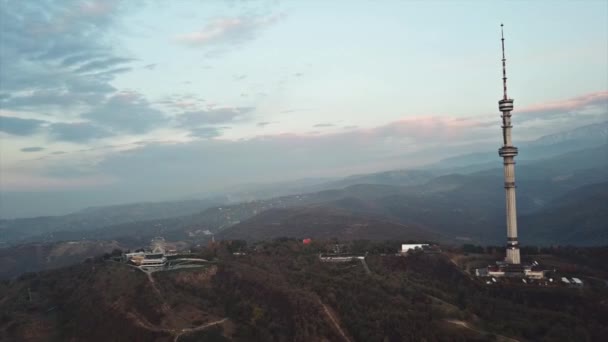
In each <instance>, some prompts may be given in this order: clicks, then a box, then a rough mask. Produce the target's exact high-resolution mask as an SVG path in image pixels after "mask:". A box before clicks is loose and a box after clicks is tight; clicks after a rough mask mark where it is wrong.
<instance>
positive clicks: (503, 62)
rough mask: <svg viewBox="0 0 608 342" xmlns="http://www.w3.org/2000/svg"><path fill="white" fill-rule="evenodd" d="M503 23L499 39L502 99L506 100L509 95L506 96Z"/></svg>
mask: <svg viewBox="0 0 608 342" xmlns="http://www.w3.org/2000/svg"><path fill="white" fill-rule="evenodd" d="M503 26H504V25H503V24H502V23H501V24H500V37H501V38H500V41H501V43H502V89H503V99H504V100H506V99H508V98H509V97H508V96H507V64H506V61H507V59H506V58H505V35H504V32H503Z"/></svg>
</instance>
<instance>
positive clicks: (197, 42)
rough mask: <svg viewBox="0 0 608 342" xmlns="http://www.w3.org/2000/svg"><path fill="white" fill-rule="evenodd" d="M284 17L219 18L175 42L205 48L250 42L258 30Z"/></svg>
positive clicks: (179, 36)
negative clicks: (211, 45) (209, 45)
mask: <svg viewBox="0 0 608 342" xmlns="http://www.w3.org/2000/svg"><path fill="white" fill-rule="evenodd" d="M281 17H282V15H274V16H268V17H247V16H242V17H238V18H218V19H215V20H213V21H211V22H210V23H208V24H207V25H205V26H204V27H203V28H202V29H200V30H198V31H194V32H189V33H185V34H181V35H178V36H176V37H175V40H176V41H178V42H180V43H183V44H187V45H193V46H203V45H208V44H212V43H220V42H224V43H228V42H239V41H243V40H248V39H251V38H253V37H254V35H255V33H256V31H257V30H259V29H261V28H263V27H266V26H269V25H271V24H273V23H275V22H277V21H278V20H279V19H280V18H281Z"/></svg>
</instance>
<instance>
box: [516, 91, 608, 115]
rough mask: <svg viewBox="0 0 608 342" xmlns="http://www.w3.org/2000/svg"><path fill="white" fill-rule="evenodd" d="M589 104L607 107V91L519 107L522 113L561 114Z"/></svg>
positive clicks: (580, 108)
mask: <svg viewBox="0 0 608 342" xmlns="http://www.w3.org/2000/svg"><path fill="white" fill-rule="evenodd" d="M590 106H601V107H603V108H604V109H606V108H608V91H598V92H594V93H589V94H585V95H582V96H577V97H573V98H570V99H567V100H561V101H551V102H546V103H539V104H535V105H532V106H528V107H524V108H522V109H519V110H518V112H519V113H523V114H541V115H542V114H561V113H567V112H572V111H577V110H582V109H584V108H586V107H590Z"/></svg>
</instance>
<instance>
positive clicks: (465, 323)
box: [445, 319, 519, 342]
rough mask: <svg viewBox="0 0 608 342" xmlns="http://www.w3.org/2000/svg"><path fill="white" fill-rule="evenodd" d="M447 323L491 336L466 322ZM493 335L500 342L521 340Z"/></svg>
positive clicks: (455, 320) (454, 320)
mask: <svg viewBox="0 0 608 342" xmlns="http://www.w3.org/2000/svg"><path fill="white" fill-rule="evenodd" d="M445 321H446V322H448V323H452V324H456V325H458V326H461V327H463V328H465V329H469V330H472V331H475V332H476V333H479V334H490V333H489V332H487V331H483V330H479V329H476V328H473V327H472V326H471V324H469V323H468V322H465V321H459V320H457V319H446V320H445ZM491 334H493V335H495V336H496V340H497V341H499V342H500V341H501V342H519V340H516V339H514V338H510V337H507V336H502V335H498V334H494V333H491Z"/></svg>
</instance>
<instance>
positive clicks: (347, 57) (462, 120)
mask: <svg viewBox="0 0 608 342" xmlns="http://www.w3.org/2000/svg"><path fill="white" fill-rule="evenodd" d="M0 4H1V5H0V9H1V18H0V19H1V20H0V35H1V36H2V40H1V41H0V44H1V49H0V56H1V57H2V68H0V120H1V121H0V158H1V161H2V163H1V165H0V168H1V170H0V171H2V177H1V178H0V186H1V187H2V190H5V191H59V190H62V191H71V190H82V189H87V190H91V191H94V190H95V189H98V188H99V189H101V188H105V189H108V188H112V187H117V188H118V187H120V188H121V189H124V188H125V187H128V188H129V189H131V190H132V192H133V193H137V192H138V191H140V190H141V189H142V187H146V190H147V191H151V192H152V193H153V192H154V189H150V186H151V185H150V184H154V182H155V181H157V179H156V178H153V177H163V178H164V179H166V181H167V182H169V183H167V184H164V186H165V187H166V186H168V187H169V188H172V189H176V190H175V191H174V193H171V195H172V196H178V195H180V194H183V193H186V192H188V191H189V190H192V191H193V192H194V191H196V192H199V193H200V192H205V191H211V190H218V189H221V188H223V187H224V186H227V185H234V184H238V183H244V182H257V181H273V180H283V179H285V180H287V179H294V178H299V177H308V176H314V177H317V176H339V175H347V174H349V173H354V172H366V171H375V170H382V169H387V168H396V167H402V168H406V167H412V166H418V165H423V164H424V163H428V162H432V161H434V160H437V159H439V158H442V157H445V156H446V155H440V154H437V153H436V152H437V149H436V147H437V146H441V145H442V144H449V145H450V146H468V147H467V148H471V149H475V150H480V149H487V150H495V148H496V147H497V145H498V143H499V137H500V122H499V113H498V111H497V101H498V99H499V98H500V96H501V90H502V88H501V80H500V78H501V69H500V23H501V22H504V24H505V34H506V47H507V60H508V61H507V63H508V74H509V95H510V96H511V97H513V98H514V99H515V112H514V123H515V129H514V138H515V141H516V142H517V141H523V140H530V139H534V138H537V137H539V136H541V135H544V134H549V133H554V132H557V131H561V130H564V129H567V128H568V127H575V126H578V125H584V124H590V123H594V122H600V121H605V120H606V113H607V111H608V110H607V106H608V102H607V101H608V76H607V75H608V63H607V60H608V46H607V44H608V43H607V42H608V2H606V1H591V0H589V1H362V0H361V1H353V0H350V1H315V0H309V1H219V0H218V1H152V0H137V1H120V0H108V1H101V0H97V1H94V0H74V1H59V0H32V1H16V0H15V1H12V0H1V1H0ZM565 114H568V115H565ZM425 150H429V151H431V150H432V151H435V152H433V153H430V152H429V154H428V155H426V157H425V158H421V157H420V155H421V154H420V151H425ZM460 151H462V150H460ZM445 153H451V152H450V151H449V150H447V149H446V150H445ZM414 154H415V155H416V157H414ZM422 155H424V154H422ZM392 156H400V158H398V159H394V160H393V159H391V158H393V157H392ZM408 156H411V157H408ZM163 158H170V159H171V161H167V160H165V159H163ZM302 160H306V161H309V165H314V167H306V168H303V167H302ZM135 161H137V162H135ZM194 161H198V162H194ZM166 164H171V167H170V168H165V166H166ZM161 165H164V166H162V167H161ZM210 165H212V166H213V167H210ZM269 165H272V166H269ZM158 167H161V169H160V170H159V171H158V174H154V175H150V176H149V177H150V178H146V177H147V176H146V174H147V173H148V171H149V170H150V169H154V168H158ZM228 169H230V170H228ZM192 179H197V184H196V186H195V188H196V189H192V188H193V185H192V184H191V182H192ZM144 180H145V181H144ZM163 189H164V188H163ZM163 192H166V191H165V190H163ZM134 199H137V198H135V197H134Z"/></svg>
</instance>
